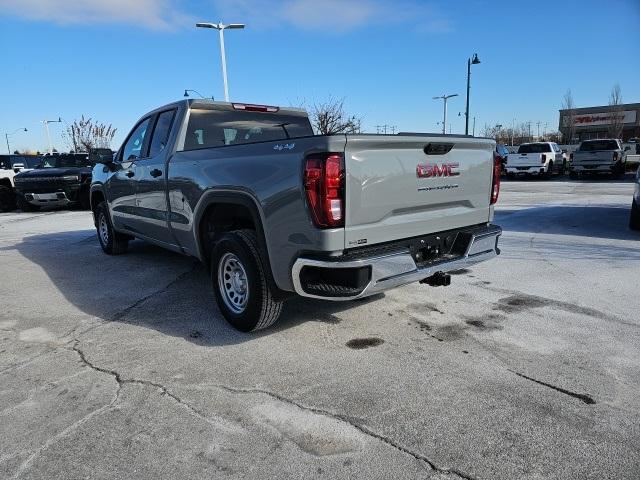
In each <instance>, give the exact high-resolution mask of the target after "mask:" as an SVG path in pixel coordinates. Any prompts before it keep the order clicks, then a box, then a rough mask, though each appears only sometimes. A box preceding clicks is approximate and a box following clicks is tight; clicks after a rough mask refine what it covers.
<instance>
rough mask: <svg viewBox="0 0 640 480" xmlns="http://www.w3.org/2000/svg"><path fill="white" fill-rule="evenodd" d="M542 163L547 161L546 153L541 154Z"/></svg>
mask: <svg viewBox="0 0 640 480" xmlns="http://www.w3.org/2000/svg"><path fill="white" fill-rule="evenodd" d="M540 163H547V156H546V155H545V154H544V153H543V154H542V155H540Z"/></svg>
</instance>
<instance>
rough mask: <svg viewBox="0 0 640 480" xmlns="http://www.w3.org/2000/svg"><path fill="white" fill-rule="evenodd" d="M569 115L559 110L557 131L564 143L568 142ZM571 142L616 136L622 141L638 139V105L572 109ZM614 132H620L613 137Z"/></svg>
mask: <svg viewBox="0 0 640 480" xmlns="http://www.w3.org/2000/svg"><path fill="white" fill-rule="evenodd" d="M570 119H571V115H570V114H569V111H568V110H560V120H559V122H558V129H559V130H560V131H561V132H562V135H563V137H564V139H565V143H567V142H569V138H570V130H571V121H570ZM573 125H574V128H573V141H574V142H576V141H582V140H590V139H592V138H610V137H612V136H618V137H619V138H621V139H622V140H624V141H627V140H629V139H630V138H633V137H640V103H626V104H622V105H616V106H610V105H604V106H600V107H586V108H575V109H573ZM616 130H618V131H621V133H620V134H619V135H614V134H613V132H615V131H616Z"/></svg>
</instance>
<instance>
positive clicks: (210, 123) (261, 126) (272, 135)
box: [184, 109, 313, 150]
mask: <svg viewBox="0 0 640 480" xmlns="http://www.w3.org/2000/svg"><path fill="white" fill-rule="evenodd" d="M308 135H313V130H312V128H311V124H310V123H309V119H308V118H306V117H304V116H297V115H287V114H281V113H263V112H247V111H228V110H204V109H203V110H196V109H194V110H191V113H190V115H189V124H188V125H187V132H186V136H185V141H184V150H196V149H198V148H210V147H222V146H225V145H241V144H246V143H256V142H267V141H272V140H286V139H289V138H296V137H304V136H308Z"/></svg>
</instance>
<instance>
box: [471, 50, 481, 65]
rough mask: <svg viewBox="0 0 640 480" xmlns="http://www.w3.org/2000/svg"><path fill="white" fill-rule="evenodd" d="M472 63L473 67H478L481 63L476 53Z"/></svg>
mask: <svg viewBox="0 0 640 480" xmlns="http://www.w3.org/2000/svg"><path fill="white" fill-rule="evenodd" d="M471 63H472V64H473V65H478V64H479V63H480V59H479V58H478V54H477V53H474V54H473V58H472V59H471Z"/></svg>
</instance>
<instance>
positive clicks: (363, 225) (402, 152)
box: [345, 134, 495, 248]
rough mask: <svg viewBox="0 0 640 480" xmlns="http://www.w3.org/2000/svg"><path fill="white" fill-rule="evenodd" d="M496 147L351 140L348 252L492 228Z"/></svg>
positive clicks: (479, 142) (447, 141)
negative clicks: (462, 230)
mask: <svg viewBox="0 0 640 480" xmlns="http://www.w3.org/2000/svg"><path fill="white" fill-rule="evenodd" d="M494 148H495V143H494V142H493V141H492V140H488V139H478V138H468V137H455V136H451V137H449V136H446V137H443V136H435V135H434V136H429V135H428V134H425V135H419V136H408V135H407V136H386V135H385V136H382V135H380V136H377V135H367V136H365V135H356V136H347V144H346V147H345V168H346V175H347V181H346V211H345V248H353V247H356V246H362V245H371V244H376V243H382V242H389V241H393V240H399V239H403V238H409V237H415V236H419V235H424V234H429V233H435V232H440V231H444V230H451V229H455V228H460V227H465V226H469V225H476V224H480V223H486V222H488V221H489V220H490V215H491V208H490V206H489V197H490V190H491V178H492V173H493V150H494Z"/></svg>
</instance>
